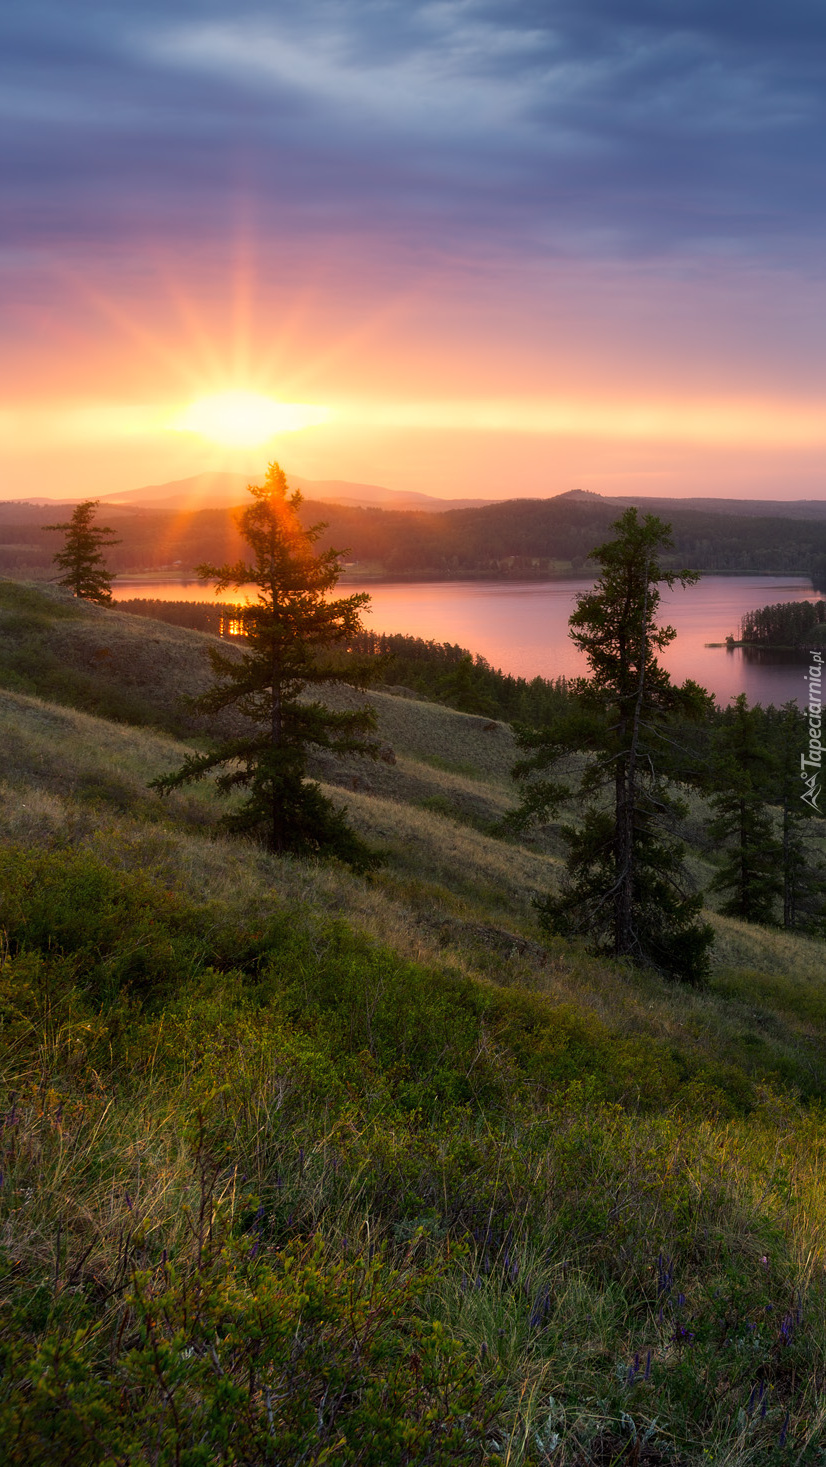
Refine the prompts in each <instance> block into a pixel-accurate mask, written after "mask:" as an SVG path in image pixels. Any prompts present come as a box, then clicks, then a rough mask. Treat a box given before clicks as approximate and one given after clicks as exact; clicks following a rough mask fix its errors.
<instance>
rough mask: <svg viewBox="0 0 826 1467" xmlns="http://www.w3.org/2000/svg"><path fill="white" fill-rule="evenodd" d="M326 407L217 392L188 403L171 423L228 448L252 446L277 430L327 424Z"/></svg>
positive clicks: (184, 430) (290, 430)
mask: <svg viewBox="0 0 826 1467" xmlns="http://www.w3.org/2000/svg"><path fill="white" fill-rule="evenodd" d="M329 416H330V414H329V410H328V409H327V408H325V407H317V406H314V405H313V404H311V403H305V402H278V401H277V400H276V398H274V397H267V396H265V395H264V394H263V393H260V392H218V393H215V394H213V396H211V397H201V398H199V399H198V401H197V402H193V403H190V405H189V406H188V407H186V408H184V410H183V412H181V413H179V414H178V416H177V417H176V418H175V419H174V420H173V421H172V422H171V423H170V425H169V426H170V427H171V428H174V429H176V430H177V431H178V432H181V433H198V434H199V435H200V436H201V437H202V438H209V439H210V440H211V441H212V442H213V443H223V444H225V445H227V446H228V447H231V448H254V447H255V446H256V445H257V444H259V443H266V441H267V439H268V438H275V437H276V436H277V435H278V434H279V433H296V432H298V430H299V429H301V428H312V427H316V426H317V425H318V424H319V423H326V421H327V419H328V418H329Z"/></svg>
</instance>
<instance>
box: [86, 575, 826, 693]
mask: <svg viewBox="0 0 826 1467" xmlns="http://www.w3.org/2000/svg"><path fill="white" fill-rule="evenodd" d="M592 584H593V582H592V581H591V580H590V579H588V578H582V579H578V580H573V579H572V580H564V581H506V582H502V581H440V582H433V581H428V582H422V583H410V582H403V583H400V582H379V583H376V582H371V583H369V584H367V583H363V584H362V583H359V582H356V581H350V580H347V581H346V583H345V582H341V583H340V590H341V591H342V593H343V594H348V593H349V592H351V591H361V590H364V591H369V593H370V596H371V598H372V601H371V607H370V612H369V614H368V615H367V616H366V617H365V625H366V626H368V627H370V628H371V629H372V630H374V631H377V632H405V633H407V634H409V635H411V636H417V637H424V638H425V639H430V638H432V639H433V640H434V641H437V642H458V643H459V645H460V646H462V647H469V648H470V650H471V651H472V652H476V653H480V654H481V655H482V656H483V657H486V658H487V659H488V661H489V662H490V663H492V665H493V666H494V667H501V668H502V670H503V671H504V672H510V673H513V674H514V675H516V676H522V677H527V678H531V677H536V676H537V675H539V676H541V677H548V678H554V677H560V676H563V675H564V676H565V677H572V676H576V675H577V674H578V673H580V672H583V671H585V667H584V660H583V658H582V657H581V656H580V654H579V653H578V652H577V651H576V648H575V647H574V646H573V644H572V642H571V641H570V638H569V636H568V618H569V616H570V615H571V612H572V610H573V607H574V603H575V599H576V596H577V593H578V592H581V591H587V590H588V589H589V588H590V587H591V585H592ZM112 591H113V595H114V597H115V599H116V600H118V599H124V598H128V597H131V596H147V597H157V598H158V599H160V600H163V601H211V600H213V592H212V589H211V587H210V586H204V585H201V583H200V582H198V581H184V580H177V581H172V580H164V581H160V580H158V581H150V580H138V579H133V580H127V579H120V578H119V579H118V580H117V581H115V583H114V585H113V587H112ZM227 599H229V595H228V596H227ZM822 599H823V598H822V597H821V596H820V595H819V594H818V593H817V592H816V591H813V590H812V587H811V583H810V582H809V581H808V580H806V579H805V577H802V576H756V575H755V576H704V577H703V579H702V580H701V581H699V582H698V583H697V585H696V586H687V587H685V588H684V589H683V588H681V587H678V588H676V589H675V590H674V591H668V590H666V589H664V590H663V599H662V605H661V608H660V612H661V617H660V619H661V621H668V622H670V623H671V625H672V626H674V627H676V629H677V637H676V640H675V641H674V642H673V643H672V645H671V646H670V647H669V649H668V651H667V652H666V653H665V654H664V657H663V661H664V663H665V665H666V666H667V667H668V670H669V672H670V673H671V675H672V677H673V678H674V679H675V680H677V681H679V682H682V681H683V680H684V679H685V678H689V677H690V678H694V679H695V680H696V681H697V682H698V683H701V684H702V686H703V687H706V688H708V689H709V691H710V692H712V693H713V694H714V695H715V697H716V699H717V701H718V702H719V703H727V702H728V701H729V699H730V698H733V697H736V695H737V694H738V693H745V694H746V695H747V697H748V699H749V702H750V703H758V702H760V703H775V704H778V703H783V702H785V701H786V700H787V699H789V698H801V699H802V694H803V691H804V667H805V665H806V659H805V657H803V656H798V655H795V654H787V655H786V656H785V657H784V656H783V655H782V654H766V653H759V654H755V653H754V652H747V651H746V652H744V651H743V649H741V648H735V649H734V650H732V651H729V650H728V649H727V648H726V647H709V646H707V645H706V644H707V643H709V642H722V641H723V640H724V639H725V637H726V636H727V635H728V634H729V632H731V633H733V634H734V635H736V634H737V630H738V626H739V622H740V618H741V616H742V615H743V613H744V612H746V611H752V610H754V608H755V607H758V606H766V605H768V604H769V603H771V602H775V601H805V600H808V601H819V600H822Z"/></svg>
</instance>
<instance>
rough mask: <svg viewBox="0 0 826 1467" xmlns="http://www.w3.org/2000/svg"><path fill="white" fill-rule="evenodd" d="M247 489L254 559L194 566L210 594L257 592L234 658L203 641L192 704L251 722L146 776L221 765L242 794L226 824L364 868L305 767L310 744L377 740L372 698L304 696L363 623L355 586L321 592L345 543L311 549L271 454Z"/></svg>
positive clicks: (335, 671) (242, 612) (224, 786)
mask: <svg viewBox="0 0 826 1467" xmlns="http://www.w3.org/2000/svg"><path fill="white" fill-rule="evenodd" d="M248 488H249V493H250V494H251V495H252V500H253V502H252V504H249V505H247V506H246V508H245V509H244V510H243V511H242V513H241V514H240V516H239V526H240V529H241V533H242V535H243V537H244V539H245V540H246V541H247V544H248V545H249V546H250V548H251V550H252V552H253V554H252V559H251V561H250V562H249V563H248V562H246V561H244V560H239V561H237V562H236V563H235V564H234V565H222V566H214V565H200V566H198V567H197V570H198V574H199V576H200V577H201V578H202V579H204V580H212V579H214V580H215V581H216V582H217V584H216V587H215V591H216V594H221V593H222V592H224V591H225V590H226V589H227V587H228V586H235V587H241V586H246V585H255V586H257V587H258V598H257V601H256V602H255V603H253V604H249V605H246V606H243V607H241V608H239V616H240V619H241V621H242V623H243V635H244V638H245V646H244V650H243V651H242V653H241V656H240V657H239V658H238V659H237V660H236V659H234V658H232V657H229V656H227V655H226V654H225V653H223V652H221V651H219V650H218V649H217V648H213V649H210V659H211V662H212V667H213V670H214V672H215V674H216V681H215V682H214V684H213V685H212V687H210V688H209V689H207V691H206V692H205V693H203V694H202V695H201V696H200V697H199V698H196V699H194V700H193V701H192V704H191V706H192V707H193V708H194V709H195V710H196V711H198V712H201V713H204V714H218V713H222V712H224V710H227V709H234V710H235V711H236V712H237V713H239V714H241V715H242V717H243V718H244V719H246V720H248V721H249V723H250V724H251V725H252V728H251V730H250V732H249V733H248V734H241V735H240V736H239V737H238V738H232V739H228V740H225V741H224V742H222V743H220V744H219V745H218V747H217V748H215V749H214V750H212V751H211V752H209V753H202V754H191V755H190V756H189V757H188V758H187V759H186V760H185V762H184V764H183V765H182V767H181V768H180V769H179V770H177V771H176V772H175V773H173V774H168V775H164V776H163V777H161V778H160V779H158V780H156V781H154V784H155V787H156V788H158V789H160V790H161V791H162V792H168V791H169V790H172V789H175V788H176V787H178V786H179V785H182V784H187V783H189V782H190V781H192V780H198V779H203V778H204V776H205V775H208V774H210V773H211V772H212V771H213V770H216V769H221V770H223V772H222V773H221V774H220V775H219V777H218V780H217V784H218V787H219V788H220V789H221V790H223V791H225V792H226V791H230V790H233V789H235V788H239V787H240V788H241V789H244V790H246V791H247V792H248V794H247V799H246V801H245V802H244V804H243V805H242V807H241V808H240V810H239V811H238V812H237V813H236V814H234V815H232V816H230V817H228V818H227V822H226V823H227V824H228V825H229V826H230V827H232V828H234V829H237V830H243V831H251V832H255V833H257V834H258V835H260V836H262V837H263V839H264V841H265V843H266V845H267V846H268V847H269V849H270V850H272V851H294V852H299V853H313V852H319V853H322V852H327V853H330V854H335V855H339V856H341V857H342V858H343V859H345V860H347V861H350V862H351V863H352V864H354V865H357V866H358V865H362V866H363V865H366V864H369V861H370V853H369V851H368V850H367V847H365V846H364V845H363V844H362V842H361V841H359V840H358V838H357V837H356V836H355V834H354V833H353V832H352V831H351V830H350V828H349V826H348V825H347V823H346V820H345V817H344V813H343V811H341V810H339V809H337V808H336V806H334V805H333V803H332V802H331V801H330V800H329V799H327V798H326V796H324V795H323V794H322V792H321V790H320V788H319V786H318V785H317V784H315V783H313V782H312V781H309V780H307V779H306V778H305V774H306V768H307V757H308V751H309V749H310V747H311V746H315V747H317V748H323V749H329V750H331V751H332V752H333V753H336V754H348V753H360V754H368V755H373V756H374V755H375V753H376V748H377V746H376V743H375V741H374V740H372V739H370V738H369V737H368V736H369V734H370V733H371V731H372V730H373V728H374V727H375V714H374V712H373V710H372V709H371V708H369V707H364V708H360V709H355V710H349V711H334V710H332V709H330V708H328V707H325V705H324V704H323V703H321V702H320V701H317V700H312V699H308V698H306V697H302V694H304V693H305V690H306V689H308V688H311V689H312V688H319V687H323V686H324V685H325V684H329V683H334V682H338V681H341V677H342V673H341V665H340V661H339V663H338V664H336V662H335V658H334V655H333V654H334V650H335V648H336V647H338V646H341V645H342V644H345V645H346V644H347V642H348V641H349V640H350V639H351V638H353V637H354V636H356V634H357V633H358V632H359V631H360V630H361V620H360V613H361V610H362V608H363V607H364V606H365V605H366V604H367V603H368V602H369V600H370V598H369V596H368V595H367V594H366V593H358V594H356V595H352V596H346V597H343V598H341V599H339V600H328V599H327V595H328V592H330V591H331V590H332V589H333V587H334V586H335V585H336V582H337V581H338V578H339V576H340V574H341V555H342V552H340V551H337V550H325V551H322V552H321V553H319V554H316V553H315V551H314V549H313V546H314V544H315V542H316V541H317V540H318V537H319V535H320V534H321V533H322V531H323V529H324V526H323V525H314V526H313V527H312V528H310V529H305V528H304V527H303V526H302V524H301V521H300V519H299V516H298V510H299V506H300V505H301V502H302V497H301V494H300V493H299V492H298V491H297V490H296V491H295V492H293V493H290V491H289V486H288V484H287V480H286V477H285V475H284V473H283V471H282V469H281V468H280V467H279V465H278V464H277V463H271V464H270V465H269V467H268V470H267V474H266V478H265V481H264V484H263V485H261V486H259V485H253V484H251V485H249V486H248ZM362 673H363V674H364V676H366V673H365V672H364V669H362ZM358 675H359V670H358V667H357V665H356V664H353V666H349V665H348V671H347V680H348V681H354V680H357V679H358Z"/></svg>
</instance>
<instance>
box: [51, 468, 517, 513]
mask: <svg viewBox="0 0 826 1467" xmlns="http://www.w3.org/2000/svg"><path fill="white" fill-rule="evenodd" d="M288 477H289V481H290V484H291V485H292V486H293V488H295V489H300V490H301V493H302V494H303V495H304V496H305V498H307V499H319V500H321V501H328V502H329V503H331V504H347V505H353V506H359V507H363V506H370V507H377V508H379V509H381V508H386V509H423V510H424V509H429V510H435V511H439V510H446V509H478V508H479V507H480V506H481V505H484V504H495V503H497V502H498V501H497V500H493V499H437V498H435V497H434V496H433V495H431V494H417V493H416V492H415V491H407V490H402V489H385V488H384V487H383V486H382V485H381V484H353V483H351V482H350V481H349V480H347V479H305V478H304V477H303V475H301V474H289V475H288ZM249 482H250V479H249V476H248V475H247V474H232V473H207V474H193V475H192V477H191V478H189V479H171V480H170V481H169V483H167V484H147V485H146V486H145V487H144V488H143V489H122V490H119V491H117V492H116V493H113V494H102V495H101V496H100V498H101V502H102V503H103V504H111V505H112V506H114V507H118V506H126V505H129V506H130V507H132V508H135V509H138V508H141V509H174V510H178V511H181V510H184V511H186V510H189V511H194V510H198V509H226V508H228V507H229V506H230V505H234V504H243V502H244V497H245V490H246V487H247V484H248V483H249ZM41 502H43V503H45V501H41Z"/></svg>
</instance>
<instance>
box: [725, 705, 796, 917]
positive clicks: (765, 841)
mask: <svg viewBox="0 0 826 1467" xmlns="http://www.w3.org/2000/svg"><path fill="white" fill-rule="evenodd" d="M714 767H715V784H716V789H717V793H716V794H715V795H714V796H713V797H712V801H711V805H712V809H713V810H714V811H715V812H716V818H715V819H714V820H713V821H712V823H711V826H710V835H711V838H712V840H713V841H715V842H716V843H717V844H719V845H720V846H721V847H722V850H723V862H722V865H721V867H720V869H719V871H718V872H717V875H716V876H715V878H714V880H713V882H712V890H714V891H719V892H722V893H724V894H725V893H728V896H727V899H726V901H725V902H724V903H723V905H722V907H721V908H720V910H721V911H722V912H723V913H724V914H725V916H727V917H739V918H741V919H742V920H743V921H744V922H772V921H773V920H774V919H775V912H776V907H777V903H778V901H779V899H780V898H781V897H782V895H783V848H782V845H781V842H780V841H779V840H778V838H777V835H776V832H775V826H774V822H773V820H772V817H771V813H770V811H769V809H768V808H767V801H768V800H769V799H770V798H771V795H772V792H773V787H774V786H773V776H774V774H775V773H776V768H777V766H776V762H775V759H774V751H773V749H772V748H771V746H770V744H769V741H768V739H767V730H766V725H765V718H764V716H763V710H762V709H761V708H759V707H756V708H749V705H748V700H747V698H746V695H745V693H741V694H740V695H739V697H737V698H736V699H735V700H734V703H733V704H732V706H731V708H729V709H727V710H726V712H725V714H724V715H723V719H722V722H721V724H720V727H719V729H718V731H717V734H716V737H715V757H714Z"/></svg>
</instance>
